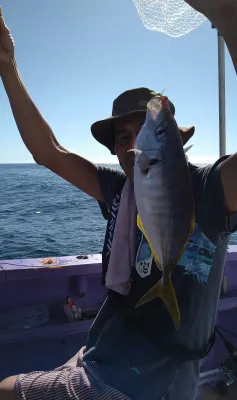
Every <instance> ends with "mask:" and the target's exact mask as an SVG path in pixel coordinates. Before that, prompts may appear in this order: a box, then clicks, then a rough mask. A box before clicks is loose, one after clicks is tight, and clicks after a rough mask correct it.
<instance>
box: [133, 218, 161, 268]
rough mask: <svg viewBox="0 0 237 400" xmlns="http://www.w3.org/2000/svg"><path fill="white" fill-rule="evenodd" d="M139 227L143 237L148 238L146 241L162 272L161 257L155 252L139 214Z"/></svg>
mask: <svg viewBox="0 0 237 400" xmlns="http://www.w3.org/2000/svg"><path fill="white" fill-rule="evenodd" d="M137 226H138V228H139V229H140V230H141V231H142V233H143V235H144V236H145V238H146V240H147V243H148V244H149V246H150V249H151V252H152V254H153V257H154V260H155V262H156V264H157V267H158V269H159V270H160V271H162V267H161V263H160V260H159V257H158V256H157V254H156V252H155V250H154V249H153V247H152V244H151V242H150V240H149V238H148V236H147V234H146V231H145V229H144V226H143V224H142V221H141V218H140V215H139V214H137Z"/></svg>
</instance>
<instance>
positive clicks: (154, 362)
mask: <svg viewBox="0 0 237 400" xmlns="http://www.w3.org/2000/svg"><path fill="white" fill-rule="evenodd" d="M190 5H192V6H193V7H194V8H196V9H197V10H199V11H200V12H202V13H203V14H205V15H206V16H207V17H208V18H209V19H210V20H211V21H212V23H213V24H214V25H215V26H216V27H217V28H218V29H219V30H220V31H221V33H222V35H223V36H224V39H225V41H226V43H227V46H228V48H229V51H230V54H231V57H232V60H233V64H234V67H235V69H236V71H237V46H236V43H237V28H236V26H237V25H236V20H237V0H192V2H191V1H190ZM0 73H1V77H2V81H3V84H4V87H5V89H6V92H7V95H8V97H9V101H10V104H11V107H12V111H13V115H14V117H15V120H16V123H17V125H18V128H19V131H20V134H21V136H22V139H23V141H24V143H25V144H26V146H27V148H28V149H29V151H30V152H31V153H32V155H33V157H34V159H35V161H36V162H37V163H39V164H41V165H44V166H46V167H47V168H49V169H51V170H52V171H53V172H55V173H57V174H58V175H60V176H61V177H63V178H64V179H66V180H68V181H69V182H71V183H72V184H73V185H75V186H77V187H78V188H79V189H81V190H83V191H84V192H86V193H87V194H89V195H90V196H93V197H94V198H95V199H97V200H98V201H99V203H100V206H101V209H102V212H103V215H104V217H105V218H106V219H108V225H107V231H106V237H105V243H104V249H103V257H102V260H103V265H102V267H103V268H102V269H103V271H102V274H103V276H102V281H103V283H104V284H105V285H106V287H108V289H109V290H108V297H107V299H106V301H105V303H104V304H103V306H102V308H101V310H100V311H99V313H98V315H97V317H96V319H95V321H94V323H93V325H92V327H91V330H90V332H89V334H88V340H87V344H86V347H85V348H82V349H81V350H80V351H79V353H78V354H76V355H75V357H74V358H73V359H72V360H70V361H69V362H68V364H67V365H65V366H62V367H59V368H58V369H56V370H54V371H50V372H44V371H41V372H32V373H31V374H21V375H18V376H15V377H9V378H7V379H5V380H4V381H3V382H1V383H0V400H10V399H29V400H30V399H34V400H37V399H46V398H47V399H54V398H57V399H61V398H62V399H82V400H83V399H101V400H102V399H118V400H126V399H135V400H147V399H148V400H162V399H165V400H190V399H193V398H194V397H195V391H196V387H197V384H198V379H199V366H200V360H202V359H203V357H205V354H206V353H207V351H208V346H209V344H210V339H211V337H212V333H213V329H214V324H215V312H216V305H217V302H218V297H219V292H220V285H221V279H222V273H223V265H224V260H225V254H226V249H227V245H228V241H229V235H230V232H231V231H234V230H235V229H236V226H235V223H236V220H235V218H236V212H237V154H234V155H232V156H229V157H223V158H222V159H220V160H218V161H217V162H216V163H215V164H214V165H211V166H207V167H202V168H200V167H197V166H195V165H192V164H190V163H188V162H187V160H186V157H185V152H184V149H183V146H184V145H186V142H187V141H188V140H189V139H190V138H191V136H192V135H193V133H194V128H193V127H191V128H182V127H178V126H177V125H176V122H175V119H174V114H175V107H174V105H173V104H172V102H171V101H170V100H168V98H167V97H165V96H163V95H161V94H159V93H156V92H154V91H151V90H149V89H147V88H138V89H133V90H128V91H126V92H125V93H122V94H121V95H120V96H118V98H117V99H115V101H114V103H113V112H112V117H111V118H108V119H107V120H103V121H97V122H96V123H94V124H93V125H92V127H91V130H92V134H93V136H94V137H95V138H96V140H98V141H99V142H101V143H102V144H103V145H105V146H107V147H108V149H109V150H110V151H111V153H112V154H116V155H117V157H118V160H119V162H120V165H121V167H122V169H123V171H124V173H121V172H119V171H115V170H110V169H107V168H97V167H96V166H95V165H93V164H92V163H90V162H89V161H87V160H85V159H83V158H82V157H80V156H78V155H76V154H73V153H71V152H70V151H68V150H66V149H65V148H64V147H62V146H61V145H60V144H59V142H58V141H57V139H56V137H55V136H54V134H53V132H52V131H51V129H50V127H49V126H48V124H47V123H46V122H45V120H44V119H43V118H42V116H41V115H40V113H39V111H38V110H37V108H36V106H35V105H34V103H33V101H32V100H31V98H30V97H29V95H28V93H27V91H26V89H25V87H24V85H23V83H22V80H21V78H20V77H19V74H18V71H17V66H16V62H15V58H14V46H13V41H12V38H11V36H10V33H9V31H8V29H7V27H6V26H5V24H4V21H3V18H2V17H1V20H0Z"/></svg>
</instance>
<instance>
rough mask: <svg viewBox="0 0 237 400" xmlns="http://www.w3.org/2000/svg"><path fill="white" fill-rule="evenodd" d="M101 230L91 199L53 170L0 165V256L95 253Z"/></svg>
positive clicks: (99, 216)
mask: <svg viewBox="0 0 237 400" xmlns="http://www.w3.org/2000/svg"><path fill="white" fill-rule="evenodd" d="M115 167H116V166H115ZM117 168H118V167H117ZM105 228H106V221H105V220H104V219H103V217H102V214H101V211H100V208H99V205H98V203H97V201H96V200H94V199H93V198H91V197H89V196H87V195H86V194H84V193H83V192H81V191H80V190H79V189H77V188H76V187H74V186H73V185H71V184H69V183H68V182H66V181H65V180H63V179H61V178H60V177H58V176H57V175H56V174H53V173H52V172H51V171H49V170H47V169H46V168H44V167H42V166H39V165H36V164H8V165H4V164H0V259H2V260H3V259H15V258H31V257H49V256H66V255H82V254H93V253H100V252H101V251H102V248H103V240H104V234H105ZM231 243H232V244H234V243H235V244H237V235H233V236H232V240H231Z"/></svg>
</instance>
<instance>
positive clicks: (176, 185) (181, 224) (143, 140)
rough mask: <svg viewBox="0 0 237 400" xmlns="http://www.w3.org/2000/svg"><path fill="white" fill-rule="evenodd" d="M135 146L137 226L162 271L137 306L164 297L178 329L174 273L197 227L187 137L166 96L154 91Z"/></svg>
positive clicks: (134, 181)
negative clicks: (183, 134)
mask: <svg viewBox="0 0 237 400" xmlns="http://www.w3.org/2000/svg"><path fill="white" fill-rule="evenodd" d="M189 148H190V147H188V149H189ZM132 151H134V153H135V159H134V180H133V184H134V195H135V201H136V205H137V225H138V227H139V229H140V230H141V231H142V233H143V234H144V236H145V238H146V240H147V242H148V244H149V246H150V249H151V252H152V254H153V257H154V260H155V263H156V265H157V268H158V269H159V270H160V271H161V273H162V277H161V279H159V281H158V282H157V283H156V284H155V285H154V286H153V287H152V288H151V289H150V290H149V291H148V292H147V293H146V294H145V295H144V296H143V297H142V298H141V299H140V300H139V301H138V302H137V303H136V305H135V308H138V307H141V306H142V305H143V304H145V303H147V302H150V301H152V300H153V299H155V298H161V299H162V301H163V303H164V305H165V306H166V309H167V311H168V313H169V314H170V316H171V318H172V321H173V323H174V325H175V328H176V329H177V330H178V329H179V328H180V310H179V306H178V301H177V297H176V294H175V290H174V287H173V283H172V280H171V274H172V272H173V270H174V269H175V267H176V265H177V263H178V261H179V260H180V258H181V257H182V254H183V252H184V250H185V247H186V245H187V243H188V241H189V237H190V235H191V233H192V232H193V230H194V226H195V208H194V200H193V190H192V182H191V178H190V174H189V167H188V162H187V159H186V155H185V151H184V148H183V141H182V138H181V134H180V131H179V128H178V126H177V123H176V121H175V118H174V116H173V115H172V114H171V111H170V109H169V103H168V97H166V96H162V95H159V96H158V95H156V96H154V97H153V98H152V99H151V100H150V101H149V103H148V105H147V112H146V119H145V122H144V125H143V126H142V128H141V130H140V132H139V133H138V135H137V138H136V140H135V143H134V149H132Z"/></svg>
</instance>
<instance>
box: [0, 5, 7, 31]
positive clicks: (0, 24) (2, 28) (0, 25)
mask: <svg viewBox="0 0 237 400" xmlns="http://www.w3.org/2000/svg"><path fill="white" fill-rule="evenodd" d="M0 32H1V33H3V32H8V33H9V29H8V27H7V26H6V24H5V21H4V19H3V16H2V9H1V7H0Z"/></svg>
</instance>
